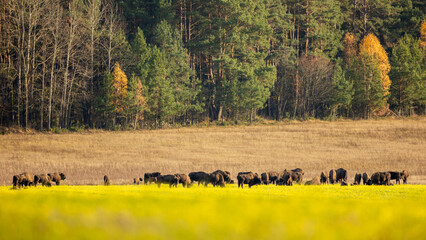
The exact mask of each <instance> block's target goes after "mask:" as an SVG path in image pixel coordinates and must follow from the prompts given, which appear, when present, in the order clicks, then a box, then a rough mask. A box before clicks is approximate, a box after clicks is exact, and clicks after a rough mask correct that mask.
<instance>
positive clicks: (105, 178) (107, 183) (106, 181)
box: [104, 175, 110, 186]
mask: <svg viewBox="0 0 426 240" xmlns="http://www.w3.org/2000/svg"><path fill="white" fill-rule="evenodd" d="M104 185H105V186H109V185H110V181H109V177H108V176H107V175H105V176H104Z"/></svg>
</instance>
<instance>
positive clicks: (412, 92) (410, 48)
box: [390, 35, 426, 114]
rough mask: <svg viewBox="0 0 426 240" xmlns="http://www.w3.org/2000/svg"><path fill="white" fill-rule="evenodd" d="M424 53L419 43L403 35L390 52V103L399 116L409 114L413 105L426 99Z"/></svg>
mask: <svg viewBox="0 0 426 240" xmlns="http://www.w3.org/2000/svg"><path fill="white" fill-rule="evenodd" d="M423 58H424V51H423V50H422V49H421V48H420V41H419V40H415V39H413V38H412V37H411V36H410V35H405V36H404V37H403V38H401V39H400V40H399V41H398V44H397V46H396V47H395V48H394V49H393V50H392V58H391V64H392V70H391V78H392V86H391V94H392V95H391V96H392V97H391V99H390V100H391V103H392V105H394V106H395V108H396V109H397V110H398V111H399V113H400V114H410V113H411V112H410V111H409V110H410V108H411V107H413V106H414V105H420V104H424V101H425V99H426V92H425V86H426V80H425V74H424V72H425V69H424V64H423V66H422V61H423Z"/></svg>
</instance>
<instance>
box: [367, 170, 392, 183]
mask: <svg viewBox="0 0 426 240" xmlns="http://www.w3.org/2000/svg"><path fill="white" fill-rule="evenodd" d="M371 184H373V185H390V173H388V172H375V173H373V175H371Z"/></svg>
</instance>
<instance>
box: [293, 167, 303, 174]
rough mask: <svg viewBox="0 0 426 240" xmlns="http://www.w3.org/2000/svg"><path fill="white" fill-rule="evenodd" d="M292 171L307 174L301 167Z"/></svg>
mask: <svg viewBox="0 0 426 240" xmlns="http://www.w3.org/2000/svg"><path fill="white" fill-rule="evenodd" d="M291 171H292V172H299V173H301V174H302V175H305V172H303V169H301V168H296V169H293V170H291Z"/></svg>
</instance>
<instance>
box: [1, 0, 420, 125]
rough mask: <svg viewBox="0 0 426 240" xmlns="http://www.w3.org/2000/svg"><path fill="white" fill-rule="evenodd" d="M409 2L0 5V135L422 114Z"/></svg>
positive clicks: (36, 0) (182, 0) (416, 9)
mask: <svg viewBox="0 0 426 240" xmlns="http://www.w3.org/2000/svg"><path fill="white" fill-rule="evenodd" d="M424 10H425V6H424V3H423V1H411V0H403V1H399V0H398V1H397V0H362V1H361V0H351V1H349V0H340V1H337V0H244V1H243V0H234V1H223V0H215V1H201V0H174V1H171V0H156V1H142V0H117V1H114V0H62V1H56V0H0V32H1V36H0V66H1V67H0V125H1V126H16V125H17V126H21V127H25V128H36V129H39V130H46V129H53V128H75V127H88V128H105V129H127V128H135V129H136V128H146V127H148V128H152V127H154V128H158V127H164V126H167V125H173V124H185V125H186V124H193V123H197V122H201V121H215V120H219V121H232V122H238V121H254V120H255V119H256V116H262V117H266V118H271V119H276V120H281V119H283V118H300V119H306V118H336V117H350V118H369V117H371V116H375V115H380V114H389V113H391V114H394V115H411V114H425V112H426V80H425V79H426V77H425V51H426V23H425V20H424V12H425V11H424Z"/></svg>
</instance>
